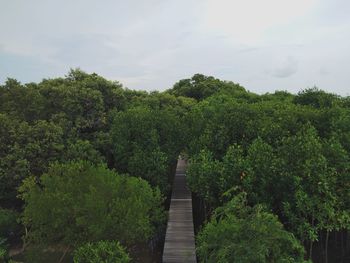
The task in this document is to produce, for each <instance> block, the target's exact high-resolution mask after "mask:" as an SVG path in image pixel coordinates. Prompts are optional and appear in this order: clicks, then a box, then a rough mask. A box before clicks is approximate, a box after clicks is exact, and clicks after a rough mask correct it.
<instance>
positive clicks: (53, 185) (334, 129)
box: [0, 69, 350, 263]
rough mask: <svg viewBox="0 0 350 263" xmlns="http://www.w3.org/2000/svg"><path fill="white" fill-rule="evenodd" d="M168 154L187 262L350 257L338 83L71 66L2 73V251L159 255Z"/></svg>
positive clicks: (126, 258) (346, 114)
mask: <svg viewBox="0 0 350 263" xmlns="http://www.w3.org/2000/svg"><path fill="white" fill-rule="evenodd" d="M179 155H181V156H182V157H184V158H186V159H187V160H188V169H187V180H188V183H189V187H190V190H191V191H192V196H193V208H194V222H195V230H196V253H197V257H198V262H205V263H217V262H221V263H226V262H227V263H234V262H240V263H252V262H254V263H255V262H256V263H265V262H266V263H267V262H276V263H279V262H283V263H292V262H295V263H297V262H300V263H301V262H305V263H306V262H316V263H340V262H343V263H346V262H350V97H343V96H339V95H336V94H332V93H327V92H325V91H322V90H320V89H318V88H316V87H314V88H307V89H304V90H301V91H300V92H299V93H298V94H291V93H289V92H287V91H276V92H274V93H266V94H262V95H259V94H255V93H253V92H250V91H248V90H246V89H245V88H244V87H242V86H241V85H239V84H237V83H234V82H231V81H223V80H219V79H217V78H215V77H211V76H204V75H202V74H196V75H194V76H193V77H191V78H189V79H182V80H180V81H178V82H177V83H175V84H174V85H173V87H172V88H170V89H168V90H166V91H164V92H158V91H153V92H146V91H136V90H130V89H127V88H125V87H123V85H122V84H121V83H119V82H117V81H110V80H107V79H105V78H103V77H101V76H99V75H98V74H96V73H93V74H88V73H86V72H84V71H82V70H80V69H72V70H70V71H69V72H68V73H67V75H66V76H64V77H60V78H53V79H43V80H42V81H41V82H39V83H27V84H21V83H20V82H19V81H17V80H16V79H11V78H9V79H7V81H6V82H5V83H4V84H3V85H0V262H26V263H41V262H43V263H44V262H45V263H50V262H52V263H59V262H62V263H63V262H66V263H67V262H74V263H97V262H109V263H113V262H120V263H127V262H146V263H147V262H160V260H161V253H162V246H163V244H164V235H165V228H166V222H167V210H168V209H169V199H170V195H171V185H172V180H173V176H174V172H175V169H176V163H177V159H178V157H179Z"/></svg>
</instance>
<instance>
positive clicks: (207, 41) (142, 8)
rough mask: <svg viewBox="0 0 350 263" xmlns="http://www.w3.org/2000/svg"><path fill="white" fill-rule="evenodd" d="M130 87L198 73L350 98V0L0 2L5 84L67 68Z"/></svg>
mask: <svg viewBox="0 0 350 263" xmlns="http://www.w3.org/2000/svg"><path fill="white" fill-rule="evenodd" d="M76 67H79V68H81V69H82V70H84V71H86V72H88V73H92V72H96V73H98V74H99V75H101V76H103V77H105V78H107V79H110V80H118V81H120V82H121V83H122V84H123V85H124V86H126V87H129V88H132V89H144V90H165V89H167V88H170V87H172V85H173V84H174V83H175V82H176V81H178V80H180V79H183V78H189V77H191V76H192V75H193V74H195V73H202V74H205V75H212V76H215V77H217V78H220V79H223V80H231V81H233V82H236V83H240V84H241V85H243V86H244V87H245V88H247V89H248V90H250V91H252V92H256V93H265V92H274V91H275V90H288V91H290V92H293V93H296V92H298V91H300V90H302V89H305V88H308V87H313V86H317V87H319V88H321V89H323V90H326V91H329V92H333V93H337V94H340V95H346V96H349V95H350V1H349V0H147V1H146V0H124V1H122V0H100V1H98V0H0V83H3V82H4V81H5V80H6V78H7V77H12V78H16V79H18V80H19V81H21V82H22V83H27V82H32V81H34V82H38V81H40V80H42V79H43V78H53V77H60V76H61V77H62V76H64V75H65V74H67V72H68V71H69V69H70V68H76Z"/></svg>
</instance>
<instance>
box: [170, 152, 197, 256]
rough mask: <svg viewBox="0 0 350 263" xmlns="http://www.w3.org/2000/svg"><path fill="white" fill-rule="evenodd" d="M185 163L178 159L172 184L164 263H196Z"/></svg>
mask: <svg viewBox="0 0 350 263" xmlns="http://www.w3.org/2000/svg"><path fill="white" fill-rule="evenodd" d="M185 169H186V162H185V161H184V160H181V159H179V160H178V163H177V168H176V174H175V178H174V183H173V191H172V195H171V203H170V209H169V220H168V226H167V230H166V235H165V244H164V250H163V262H164V263H196V262H197V260H196V247H195V239H194V228H193V217H192V197H191V193H190V191H189V190H188V188H187V184H186V176H185Z"/></svg>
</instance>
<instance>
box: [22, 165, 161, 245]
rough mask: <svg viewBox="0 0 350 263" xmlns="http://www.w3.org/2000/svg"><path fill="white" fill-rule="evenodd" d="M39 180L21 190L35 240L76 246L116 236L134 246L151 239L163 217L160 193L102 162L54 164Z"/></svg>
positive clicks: (28, 181)
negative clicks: (101, 163)
mask: <svg viewBox="0 0 350 263" xmlns="http://www.w3.org/2000/svg"><path fill="white" fill-rule="evenodd" d="M39 184H40V185H39ZM39 184H37V182H36V181H35V179H34V178H33V177H31V178H28V179H26V180H25V181H24V183H23V185H22V186H21V188H20V192H21V198H22V199H23V200H24V201H25V209H24V214H23V223H24V225H25V226H26V227H27V228H28V229H30V232H29V236H28V237H29V239H30V240H33V241H35V242H37V243H52V242H53V243H55V242H60V243H62V244H65V245H69V246H73V247H74V246H76V245H77V244H81V243H83V242H86V241H96V240H102V239H107V240H108V239H110V240H112V239H114V238H115V237H118V240H119V241H121V242H123V243H124V244H133V243H135V242H137V241H144V240H146V239H147V238H149V237H150V236H151V235H152V234H153V233H154V230H155V228H156V227H157V226H159V224H161V223H162V222H163V219H164V215H163V212H162V210H161V203H162V198H161V196H160V193H159V191H157V190H152V188H151V187H150V186H149V185H148V184H147V182H145V181H143V180H141V179H139V178H134V177H127V176H121V175H118V174H116V173H115V172H113V171H111V170H108V169H107V168H106V167H105V166H103V165H98V166H94V165H91V164H90V163H88V162H83V161H80V162H73V163H68V164H54V165H52V166H51V167H50V169H49V171H48V172H47V173H46V174H44V175H42V176H41V178H40V182H39Z"/></svg>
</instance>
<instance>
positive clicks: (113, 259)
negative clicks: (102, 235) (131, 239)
mask: <svg viewBox="0 0 350 263" xmlns="http://www.w3.org/2000/svg"><path fill="white" fill-rule="evenodd" d="M130 261H131V259H130V258H129V256H128V254H127V252H126V251H125V249H124V248H123V247H122V246H121V245H120V244H119V242H116V241H99V242H96V243H87V244H84V245H82V246H80V247H78V248H77V249H76V250H75V251H74V263H128V262H130Z"/></svg>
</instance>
